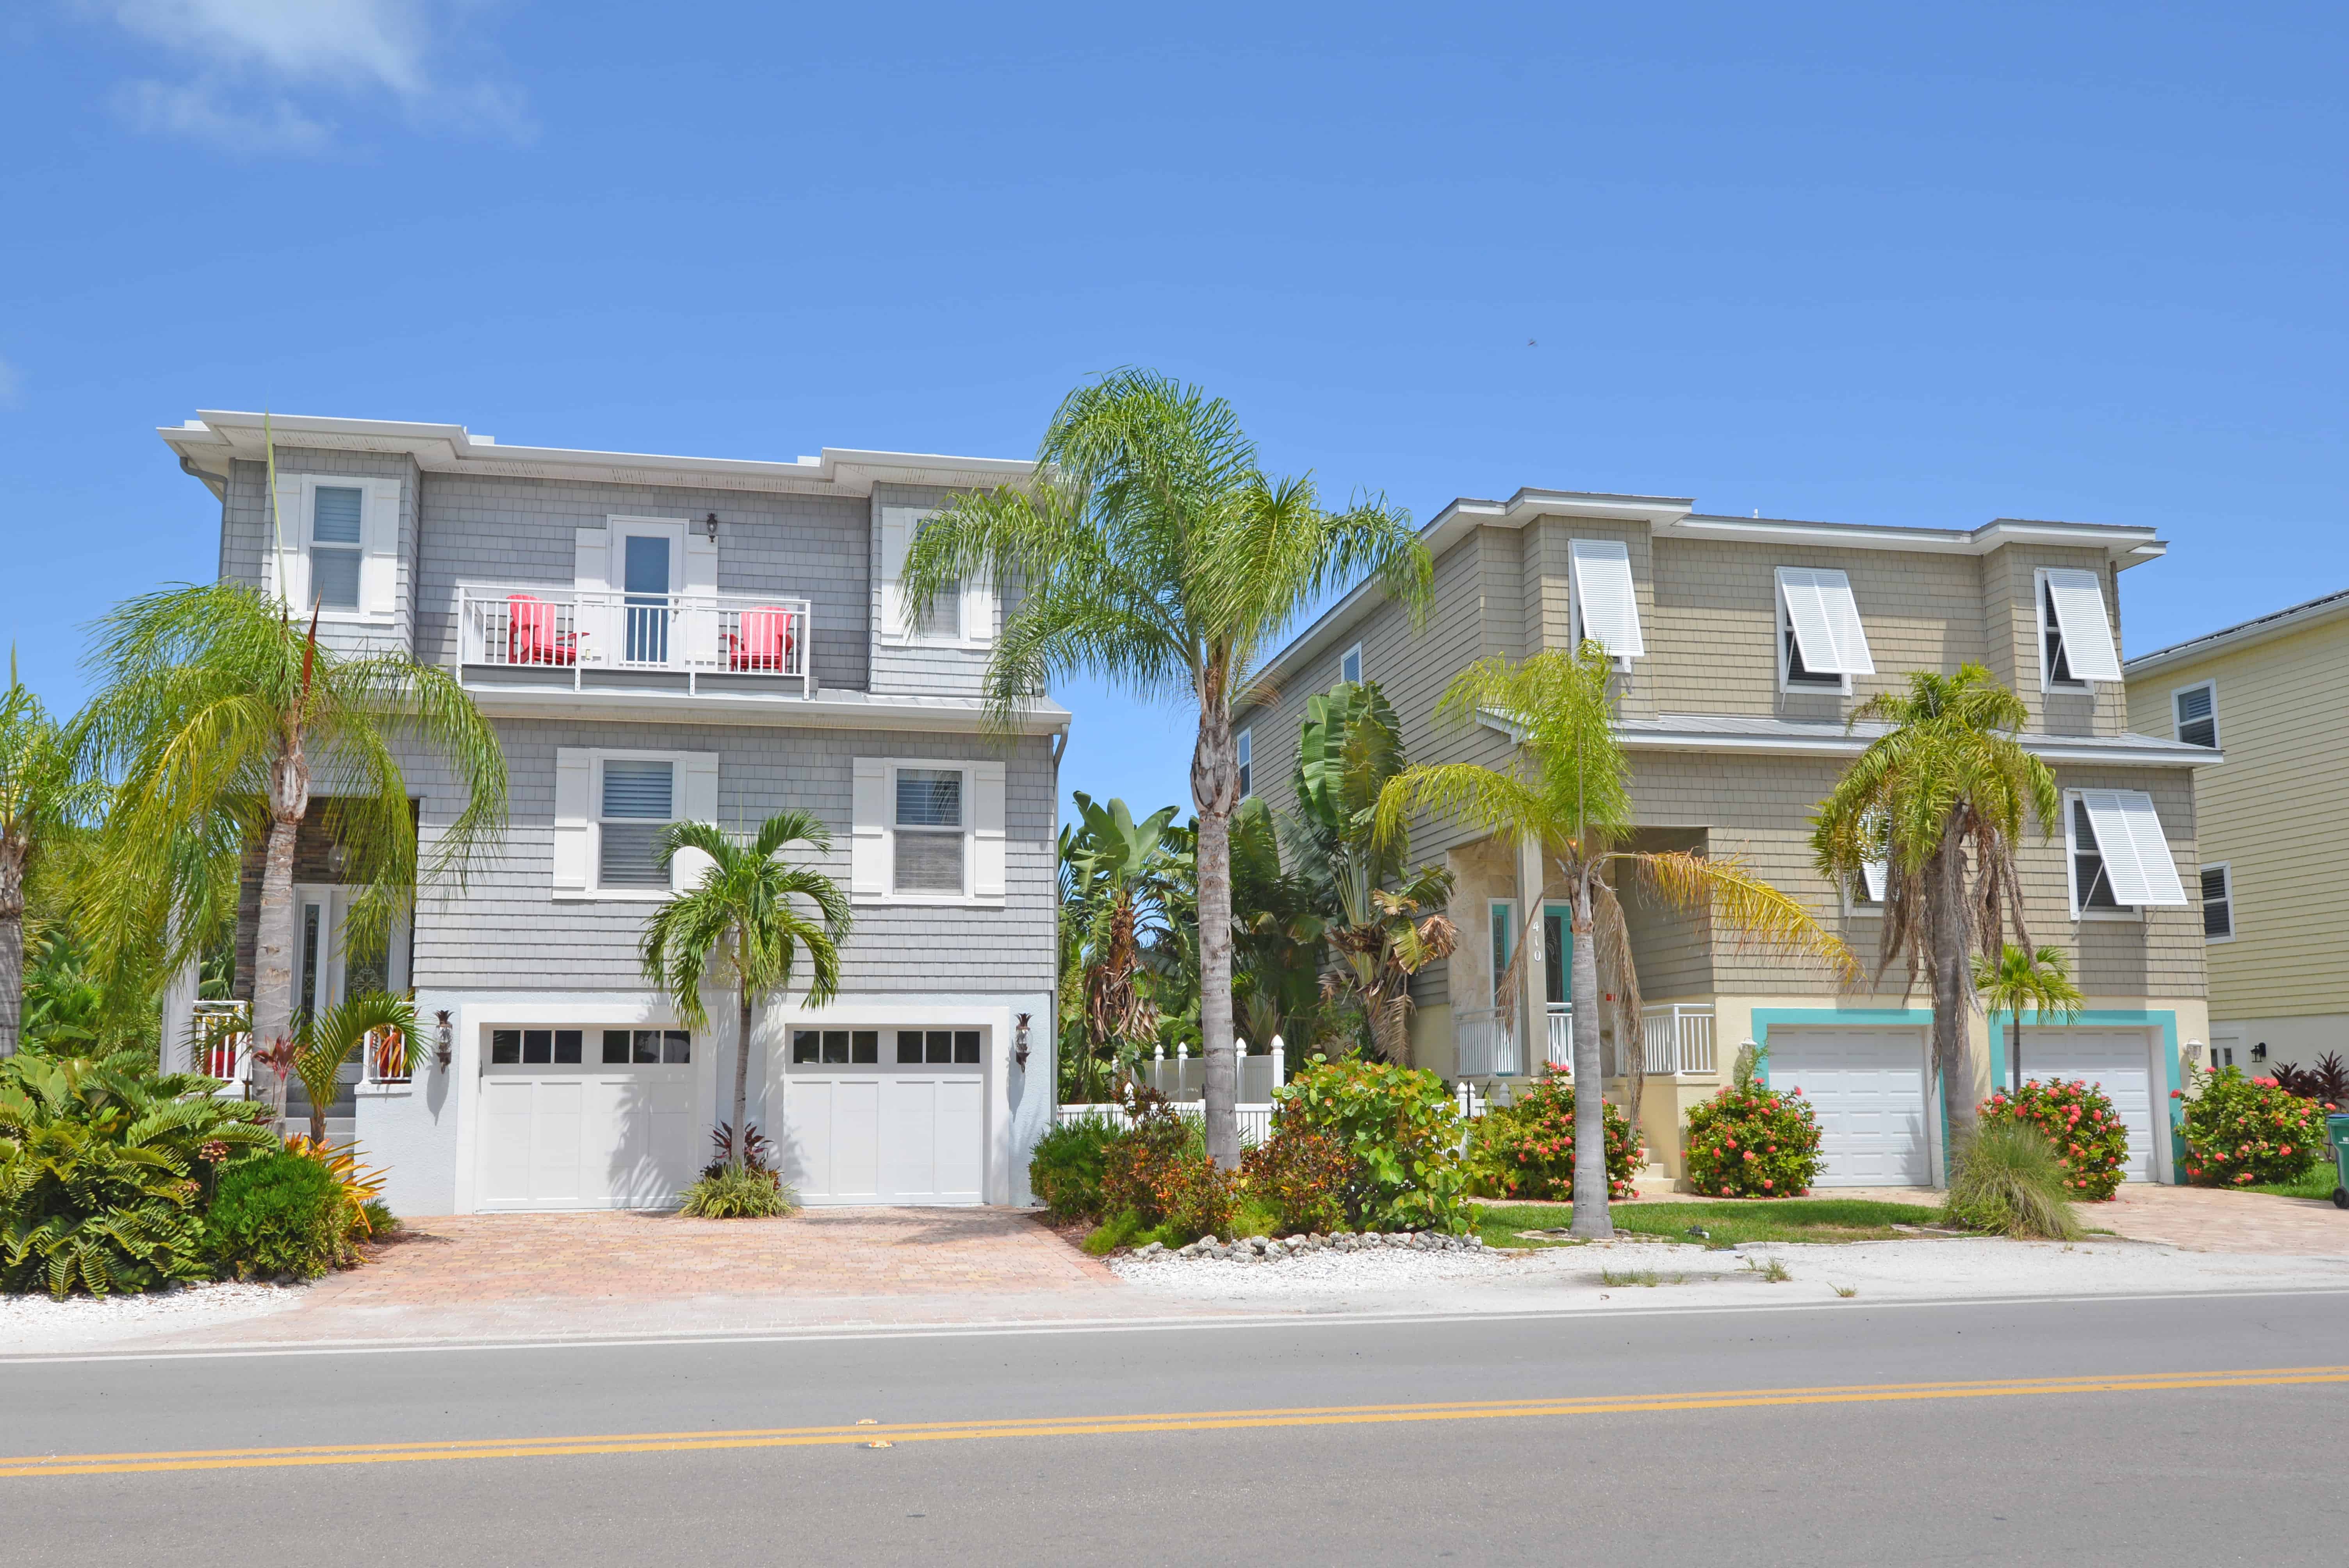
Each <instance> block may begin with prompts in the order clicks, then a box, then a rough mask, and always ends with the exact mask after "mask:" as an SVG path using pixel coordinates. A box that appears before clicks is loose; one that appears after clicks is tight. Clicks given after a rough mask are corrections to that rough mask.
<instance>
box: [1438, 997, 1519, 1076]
mask: <svg viewBox="0 0 2349 1568" xmlns="http://www.w3.org/2000/svg"><path fill="white" fill-rule="evenodd" d="M1452 1039H1453V1049H1454V1052H1455V1053H1456V1060H1455V1066H1454V1070H1455V1072H1456V1073H1457V1074H1458V1076H1459V1077H1461V1078H1514V1077H1516V1075H1517V1073H1518V1072H1519V1071H1521V1070H1522V1064H1523V1063H1524V1061H1525V1054H1524V1053H1523V1052H1522V1051H1521V1050H1519V1049H1518V1039H1519V1034H1518V1031H1517V1028H1516V1021H1515V1020H1514V1019H1512V1020H1510V1021H1508V1022H1506V1023H1504V1022H1503V1021H1502V1018H1501V1015H1500V1012H1499V1010H1498V1009H1497V1008H1493V1007H1460V1008H1455V1009H1454V1012H1453V1014H1452Z"/></svg>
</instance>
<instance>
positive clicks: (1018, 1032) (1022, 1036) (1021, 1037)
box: [1011, 1013, 1032, 1068]
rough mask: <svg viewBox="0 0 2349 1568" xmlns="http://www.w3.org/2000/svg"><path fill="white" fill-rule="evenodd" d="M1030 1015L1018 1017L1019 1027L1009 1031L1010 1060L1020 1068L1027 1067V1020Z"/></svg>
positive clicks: (1023, 1014)
mask: <svg viewBox="0 0 2349 1568" xmlns="http://www.w3.org/2000/svg"><path fill="white" fill-rule="evenodd" d="M1030 1016H1032V1015H1030V1014H1027V1013H1022V1014H1020V1015H1019V1027H1018V1028H1016V1029H1014V1030H1012V1031H1011V1059H1012V1060H1013V1061H1015V1062H1018V1063H1019V1066H1020V1067H1021V1068H1026V1067H1027V1066H1028V1020H1029V1018H1030Z"/></svg>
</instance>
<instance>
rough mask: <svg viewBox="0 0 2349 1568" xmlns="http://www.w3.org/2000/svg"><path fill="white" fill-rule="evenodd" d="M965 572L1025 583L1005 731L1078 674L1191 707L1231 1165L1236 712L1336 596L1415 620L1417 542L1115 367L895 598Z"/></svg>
mask: <svg viewBox="0 0 2349 1568" xmlns="http://www.w3.org/2000/svg"><path fill="white" fill-rule="evenodd" d="M978 572H990V573H992V574H993V578H994V581H996V582H998V583H1006V584H1011V585H1016V586H1017V588H1018V589H1019V593H1020V594H1021V596H1020V598H1019V602H1018V607H1017V609H1015V610H1014V611H1013V612H1012V614H1011V615H1010V616H1009V619H1008V621H1007V623H1006V624H1005V625H1004V628H1003V633H1002V635H1001V636H1000V637H999V639H998V640H997V643H996V647H995V653H994V656H993V658H992V659H991V660H990V662H989V665H988V675H987V690H988V698H989V702H990V706H991V707H992V708H993V709H994V712H995V714H996V716H997V718H998V722H999V724H1001V725H1003V726H1005V727H1009V724H1010V722H1011V719H1012V716H1013V715H1014V714H1015V713H1017V712H1018V711H1019V708H1020V707H1022V706H1023V705H1024V704H1026V703H1028V702H1030V701H1031V700H1032V699H1033V697H1034V696H1035V695H1036V694H1038V693H1040V692H1041V691H1043V690H1044V689H1045V688H1046V686H1047V685H1048V683H1049V682H1050V681H1051V680H1053V679H1054V678H1056V677H1060V676H1070V675H1075V674H1079V673H1084V674H1090V675H1095V676H1102V677H1104V678H1106V679H1107V680H1109V681H1110V682H1111V683H1112V684H1113V685H1116V686H1122V687H1123V688H1124V689H1126V690H1128V691H1130V692H1132V693H1133V694H1134V695H1135V696H1139V697H1142V698H1143V699H1145V700H1160V701H1169V702H1181V703H1185V704H1187V705H1190V706H1192V707H1195V709H1196V710H1197V713H1198V735H1197V738H1196V740H1195V743H1194V745H1193V748H1192V754H1191V798H1192V800H1193V802H1194V804H1195V806H1196V807H1197V810H1198V820H1199V827H1198V876H1199V922H1198V931H1199V970H1200V976H1199V978H1200V993H1199V1032H1200V1037H1201V1043H1202V1047H1203V1049H1204V1051H1205V1054H1206V1068H1207V1075H1206V1124H1207V1151H1208V1152H1209V1153H1210V1154H1211V1155H1213V1156H1214V1157H1215V1160H1216V1163H1217V1164H1219V1165H1222V1166H1224V1167H1226V1169H1228V1168H1230V1167H1233V1166H1236V1165H1237V1164H1238V1163H1239V1154H1240V1144H1239V1121H1238V1119H1237V1115H1236V1114H1235V1112H1234V1109H1233V1108H1234V1105H1235V1102H1236V1099H1237V1093H1238V1088H1239V1070H1238V1064H1237V1061H1236V1060H1235V1059H1234V1057H1233V1054H1232V882H1231V820H1232V813H1233V811H1234V810H1235V809H1236V808H1237V806H1238V804H1239V799H1240V793H1239V761H1238V757H1237V751H1236V748H1235V746H1234V743H1233V738H1232V708H1233V706H1234V704H1235V703H1237V702H1240V701H1242V700H1244V699H1245V698H1246V697H1247V696H1248V695H1249V692H1250V690H1251V687H1252V685H1253V682H1254V679H1255V676H1256V675H1257V667H1258V664H1259V662H1260V660H1261V659H1262V657H1263V656H1264V655H1265V654H1266V652H1267V651H1268V648H1269V646H1270V645H1271V644H1272V643H1273V641H1274V639H1276V638H1278V636H1280V635H1281V634H1282V633H1283V632H1284V631H1285V630H1286V629H1287V628H1288V626H1289V625H1290V624H1292V623H1293V622H1294V621H1295V620H1296V618H1297V616H1298V614H1299V613H1300V612H1301V611H1303V610H1304V609H1306V608H1307V607H1308V606H1309V605H1311V604H1314V603H1318V602H1319V601H1320V600H1321V599H1322V598H1323V597H1324V596H1325V595H1327V594H1329V593H1332V592H1334V591H1337V590H1340V589H1342V588H1345V587H1347V586H1350V584H1352V583H1355V582H1357V581H1360V580H1361V579H1363V578H1365V577H1375V578H1376V579H1378V580H1379V581H1380V582H1381V583H1384V584H1385V586H1386V588H1387V590H1388V592H1389V593H1392V594H1393V595H1394V596H1396V597H1397V598H1399V599H1401V600H1402V601H1403V602H1404V603H1406V604H1408V605H1409V606H1410V607H1411V610H1412V613H1413V618H1414V620H1416V619H1418V618H1419V617H1420V616H1422V615H1423V614H1424V611H1425V606H1426V603H1427V601H1428V598H1429V593H1430V585H1431V583H1433V576H1434V567H1433V562H1431V561H1430V560H1429V558H1428V554H1427V549H1426V546H1424V545H1423V544H1422V543H1421V542H1419V540H1418V539H1417V538H1416V537H1415V536H1414V535H1413V532H1412V531H1411V527H1410V519H1409V518H1408V516H1407V515H1406V514H1405V513H1403V512H1402V511H1397V510H1396V509H1394V508H1392V507H1390V506H1388V505H1387V504H1386V503H1385V501H1384V500H1379V499H1371V500H1359V501H1357V502H1355V503H1354V504H1352V505H1350V506H1349V507H1348V508H1347V509H1346V510H1345V511H1337V512H1332V511H1324V510H1323V509H1322V507H1321V506H1320V504H1319V500H1317V498H1316V496H1315V492H1314V488H1313V482H1312V480H1311V479H1310V478H1309V477H1307V478H1301V479H1278V480H1276V479H1273V478H1270V477H1268V475H1267V474H1266V473H1265V471H1264V469H1263V468H1262V467H1261V466H1260V465H1259V463H1258V461H1257V450H1256V447H1255V445H1254V444H1253V443H1252V442H1250V441H1249V440H1248V438H1247V437H1246V436H1245V435H1244V434H1242V433H1241V430H1240V428H1239V424H1238V421H1237V419H1236V418H1234V417H1233V414H1232V410H1231V407H1230V406H1229V405H1228V404H1226V403H1225V402H1224V401H1223V399H1221V398H1219V397H1208V396H1207V395H1206V393H1205V392H1203V391H1202V390H1200V389H1199V388H1197V387H1187V386H1184V385H1181V384H1179V383H1177V382H1174V381H1171V380H1168V379H1167V378H1165V377H1162V376H1158V375H1154V374H1153V373H1151V372H1148V371H1143V370H1122V371H1118V372H1116V373H1114V374H1112V375H1111V376H1109V377H1104V378H1103V379H1102V380H1101V381H1100V382H1098V383H1096V384H1095V385H1093V386H1091V387H1081V388H1079V389H1078V390H1077V391H1074V392H1071V394H1070V395H1069V396H1068V397H1067V398H1066V399H1065V400H1063V401H1062V403H1061V407H1060V408H1059V410H1058V411H1057V412H1055V413H1054V415H1053V416H1052V421H1051V424H1050V427H1048V428H1047V429H1046V430H1045V433H1044V439H1043V442H1042V444H1041V445H1040V447H1039V449H1038V450H1037V464H1036V469H1035V473H1034V476H1033V478H1032V479H1031V480H1030V481H1029V482H1028V483H1027V485H1026V486H1024V487H1021V488H1006V489H1001V490H991V491H986V492H973V493H968V494H965V495H962V496H959V497H957V498H956V499H955V500H952V501H950V502H948V503H947V505H946V506H945V507H944V508H943V509H942V510H941V511H939V513H938V514H937V516H936V518H934V519H933V520H932V521H930V523H929V525H928V526H927V527H926V528H925V529H924V530H923V531H922V532H921V534H920V535H919V537H917V538H916V540H915V542H914V544H913V548H912V549H911V550H910V551H909V552H908V553H907V558H906V562H905V595H906V598H907V599H908V601H909V602H910V603H911V604H913V605H915V606H921V605H926V604H927V603H929V601H930V600H931V599H932V598H933V597H935V596H936V594H938V593H941V592H944V591H946V590H947V588H948V586H949V585H950V584H952V583H958V582H960V581H961V580H963V579H964V578H965V577H967V576H968V575H969V574H971V573H978Z"/></svg>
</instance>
